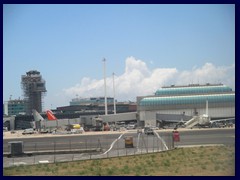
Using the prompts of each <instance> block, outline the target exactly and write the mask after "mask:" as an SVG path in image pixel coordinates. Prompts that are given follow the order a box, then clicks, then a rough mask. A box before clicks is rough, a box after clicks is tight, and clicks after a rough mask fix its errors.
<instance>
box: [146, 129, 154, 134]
mask: <svg viewBox="0 0 240 180" xmlns="http://www.w3.org/2000/svg"><path fill="white" fill-rule="evenodd" d="M144 133H145V134H147V135H154V132H153V129H152V128H151V127H145V128H144Z"/></svg>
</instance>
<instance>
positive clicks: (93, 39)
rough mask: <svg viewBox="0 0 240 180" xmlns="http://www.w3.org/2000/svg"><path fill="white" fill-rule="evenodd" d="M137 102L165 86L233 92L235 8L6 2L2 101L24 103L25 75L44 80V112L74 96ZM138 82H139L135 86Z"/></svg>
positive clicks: (63, 103) (4, 10) (65, 102)
mask: <svg viewBox="0 0 240 180" xmlns="http://www.w3.org/2000/svg"><path fill="white" fill-rule="evenodd" d="M103 58H106V60H107V61H106V74H107V77H108V79H107V83H108V84H107V86H108V96H112V89H111V88H112V77H111V75H112V72H115V74H116V78H115V80H116V83H115V84H116V98H117V99H118V100H119V101H127V100H133V101H134V100H135V99H136V96H138V95H149V94H152V93H154V92H155V91H156V90H157V89H158V88H160V87H162V86H163V85H171V84H189V83H207V82H210V83H217V82H222V83H224V84H226V85H228V86H230V87H232V88H233V89H234V88H235V6H234V5H226V4H225V5H217V4H207V5H185V4H181V5H163V4H159V5H156V4H155V5H100V4H99V5H81V4H78V5H49V4H47V5H25V4H21V5H4V6H3V101H6V100H8V99H9V97H10V95H12V98H13V99H15V98H16V99H17V98H19V97H20V98H22V90H21V85H20V82H21V75H24V74H25V73H26V72H27V71H29V70H38V71H40V72H41V74H42V76H43V78H44V79H45V80H46V87H47V94H46V97H45V98H44V102H45V105H44V108H50V107H52V108H55V107H58V106H66V105H69V101H70V100H71V99H72V98H75V97H76V95H78V97H89V96H103V95H104V93H103V92H104V91H103V80H102V79H103V63H102V59H103ZM134 83H136V84H134Z"/></svg>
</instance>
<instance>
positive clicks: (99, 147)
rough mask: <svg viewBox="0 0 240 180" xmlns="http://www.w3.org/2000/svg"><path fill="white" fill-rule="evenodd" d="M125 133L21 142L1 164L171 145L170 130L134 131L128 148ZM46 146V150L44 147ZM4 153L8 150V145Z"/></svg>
mask: <svg viewBox="0 0 240 180" xmlns="http://www.w3.org/2000/svg"><path fill="white" fill-rule="evenodd" d="M129 137H130V136H127V135H126V134H121V135H120V136H119V137H118V138H117V139H110V138H109V139H101V138H98V139H94V140H91V139H87V140H83V141H79V142H76V141H72V140H69V141H64V142H58V141H49V142H44V146H43V144H41V143H38V142H35V143H33V142H29V143H27V142H26V143H23V154H22V155H19V156H17V155H14V154H10V155H8V156H7V155H6V154H5V155H4V159H3V160H4V162H3V166H4V167H9V166H16V165H32V164H39V163H56V162H68V161H78V160H87V159H100V158H111V157H120V156H130V155H138V154H145V153H155V152H161V151H167V150H171V149H173V148H174V141H173V135H172V133H171V132H169V133H165V134H163V135H159V134H158V133H156V132H154V135H145V134H143V133H138V134H137V136H135V137H132V142H130V144H131V143H132V145H133V146H132V147H128V146H127V145H128V144H127V143H129V142H127V138H129ZM43 147H47V148H48V149H47V150H46V149H44V148H43ZM8 148H9V150H8V152H11V150H10V147H8Z"/></svg>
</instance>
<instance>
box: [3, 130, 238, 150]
mask: <svg viewBox="0 0 240 180" xmlns="http://www.w3.org/2000/svg"><path fill="white" fill-rule="evenodd" d="M157 133H158V134H159V135H160V137H163V139H164V140H165V142H166V143H167V144H168V145H171V144H172V132H171V131H164V130H158V131H157ZM179 133H180V142H177V143H176V144H177V145H178V146H187V145H201V144H225V145H235V128H221V129H220V128H219V129H200V130H198V129H196V130H179ZM120 135H121V133H119V134H96V135H85V134H84V135H83V134H80V135H77V136H71V135H65V136H60V137H59V136H56V137H54V135H53V137H44V138H43V137H35V138H31V137H29V138H18V139H4V140H3V152H9V146H8V142H11V141H23V145H24V151H43V150H73V149H90V148H98V147H100V148H102V149H103V150H107V149H108V148H109V147H110V146H111V144H112V142H113V141H114V140H115V139H116V138H118V137H119V136H120ZM126 136H133V144H134V146H135V147H136V146H137V144H139V143H140V142H139V140H138V134H137V133H136V131H132V132H131V131H130V132H125V133H124V135H123V136H122V138H121V139H120V140H119V141H117V143H116V144H115V148H124V143H125V141H124V138H125V137H126ZM140 140H143V142H144V146H146V144H147V145H148V146H149V147H155V146H156V147H157V146H158V145H157V144H158V141H159V140H158V139H157V137H156V136H153V135H145V134H143V135H142V136H141V137H140ZM140 144H141V143H140ZM140 144H139V146H140ZM142 144H143V143H142Z"/></svg>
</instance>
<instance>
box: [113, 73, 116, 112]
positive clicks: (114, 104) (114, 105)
mask: <svg viewBox="0 0 240 180" xmlns="http://www.w3.org/2000/svg"><path fill="white" fill-rule="evenodd" d="M114 75H115V74H114V73H113V74H112V76H113V107H114V114H117V111H116V102H115V84H114Z"/></svg>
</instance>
